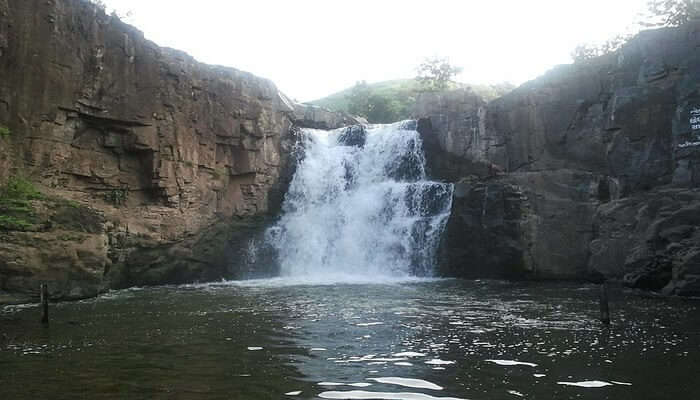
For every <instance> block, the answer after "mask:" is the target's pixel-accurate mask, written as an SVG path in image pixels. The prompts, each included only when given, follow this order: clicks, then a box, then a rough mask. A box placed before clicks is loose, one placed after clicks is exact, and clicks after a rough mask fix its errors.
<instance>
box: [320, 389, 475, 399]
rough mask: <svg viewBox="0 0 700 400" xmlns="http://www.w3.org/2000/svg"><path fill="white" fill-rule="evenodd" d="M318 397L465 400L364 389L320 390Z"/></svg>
mask: <svg viewBox="0 0 700 400" xmlns="http://www.w3.org/2000/svg"><path fill="white" fill-rule="evenodd" d="M318 397H320V398H322V399H340V400H436V399H439V400H466V399H461V398H458V397H434V396H430V395H427V394H423V393H400V392H399V393H391V392H367V391H364V390H350V391H347V392H335V391H331V392H322V393H319V395H318Z"/></svg>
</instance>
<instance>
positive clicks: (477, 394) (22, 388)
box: [0, 279, 700, 400]
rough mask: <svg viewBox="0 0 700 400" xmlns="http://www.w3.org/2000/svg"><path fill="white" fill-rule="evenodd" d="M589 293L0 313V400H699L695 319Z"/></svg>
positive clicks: (498, 292) (255, 284)
mask: <svg viewBox="0 0 700 400" xmlns="http://www.w3.org/2000/svg"><path fill="white" fill-rule="evenodd" d="M597 293H598V291H597V288H596V287H595V286H574V285H565V284H552V283H548V284H534V283H506V282H498V281H476V282H466V281H459V280H415V281H412V280H407V281H403V282H396V283H387V284H325V285H304V284H294V283H293V282H290V281H286V280H282V279H276V280H266V281H250V282H237V283H236V282H225V283H216V284H206V285H188V286H179V287H157V288H148V289H132V290H126V291H119V292H111V293H108V294H106V295H103V296H101V297H99V298H97V299H93V300H86V301H81V302H75V303H62V304H57V305H52V308H51V323H50V326H49V327H42V326H41V324H40V323H39V309H38V308H37V307H6V308H4V309H2V311H1V312H0V398H2V399H25V398H26V399H28V398H31V399H76V398H89V399H102V398H123V399H251V400H254V399H284V398H289V399H293V398H305V399H308V398H326V399H408V400H412V399H432V398H458V399H475V400H478V399H517V398H526V399H697V398H700V380H698V372H699V368H700V367H699V366H700V356H699V355H698V349H699V348H700V347H699V346H700V333H699V330H700V313H699V312H698V311H699V310H698V304H697V303H695V302H686V301H682V300H677V299H649V298H642V297H639V296H638V295H636V294H633V293H628V292H623V291H621V290H613V291H612V299H611V309H612V318H613V325H612V327H611V328H610V329H605V328H603V327H602V326H601V325H600V323H599V322H598V321H597V317H598V305H597Z"/></svg>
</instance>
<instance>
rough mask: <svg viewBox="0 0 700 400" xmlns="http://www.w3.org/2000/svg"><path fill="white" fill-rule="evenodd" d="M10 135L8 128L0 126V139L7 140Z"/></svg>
mask: <svg viewBox="0 0 700 400" xmlns="http://www.w3.org/2000/svg"><path fill="white" fill-rule="evenodd" d="M11 134H12V131H10V128H8V127H6V126H5V125H0V139H7V138H9V137H10V135H11Z"/></svg>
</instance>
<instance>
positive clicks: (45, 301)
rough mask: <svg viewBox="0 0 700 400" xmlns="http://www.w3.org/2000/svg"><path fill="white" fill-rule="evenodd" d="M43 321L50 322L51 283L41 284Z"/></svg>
mask: <svg viewBox="0 0 700 400" xmlns="http://www.w3.org/2000/svg"><path fill="white" fill-rule="evenodd" d="M41 323H42V324H48V323H49V285H47V284H45V283H42V284H41Z"/></svg>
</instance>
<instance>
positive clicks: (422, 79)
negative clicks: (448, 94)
mask: <svg viewBox="0 0 700 400" xmlns="http://www.w3.org/2000/svg"><path fill="white" fill-rule="evenodd" d="M417 70H418V75H417V76H416V81H418V82H419V83H420V84H421V86H422V87H423V89H424V90H428V91H430V90H433V91H440V90H446V89H448V88H449V86H450V84H451V83H452V82H453V80H454V78H455V77H456V76H457V75H459V73H461V72H462V68H461V67H456V66H454V65H452V64H450V62H449V61H448V60H447V59H446V58H440V57H433V58H426V59H425V60H423V62H422V63H421V64H420V65H419V66H418V68H417Z"/></svg>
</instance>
